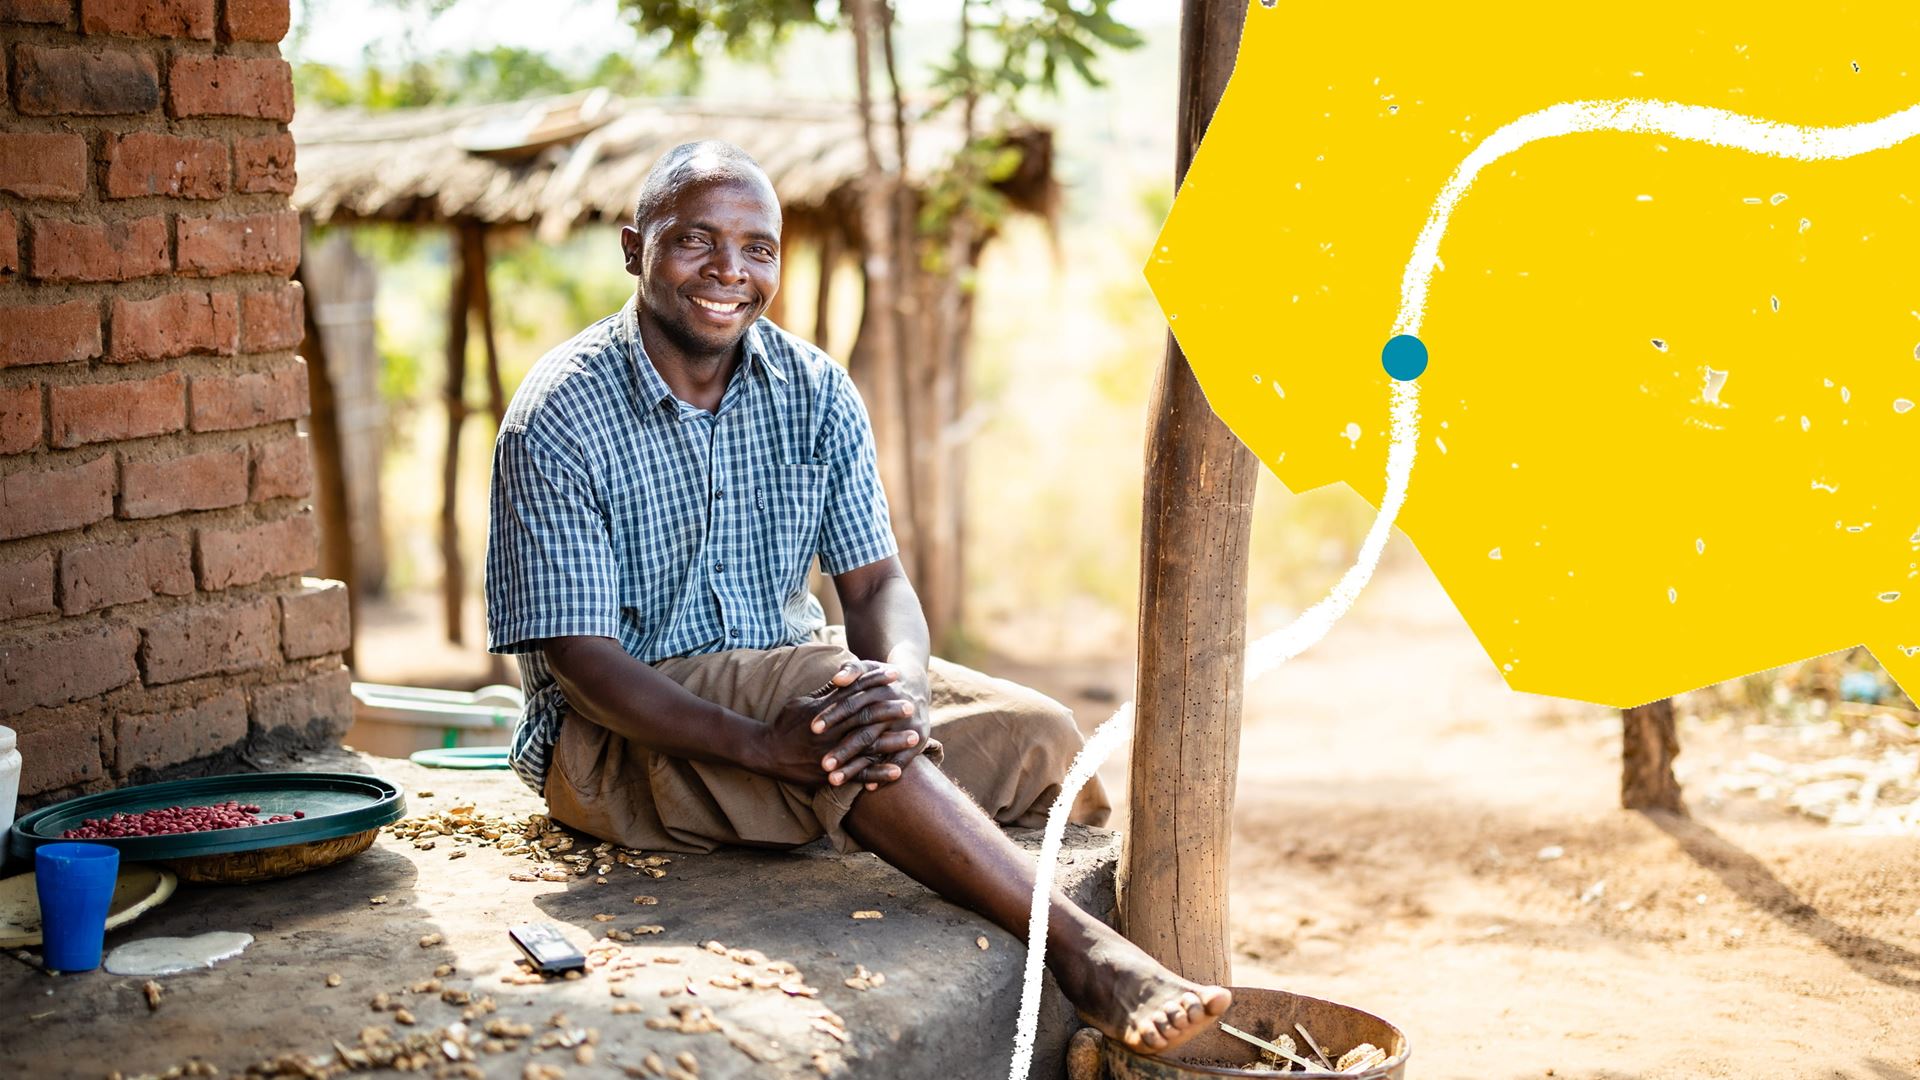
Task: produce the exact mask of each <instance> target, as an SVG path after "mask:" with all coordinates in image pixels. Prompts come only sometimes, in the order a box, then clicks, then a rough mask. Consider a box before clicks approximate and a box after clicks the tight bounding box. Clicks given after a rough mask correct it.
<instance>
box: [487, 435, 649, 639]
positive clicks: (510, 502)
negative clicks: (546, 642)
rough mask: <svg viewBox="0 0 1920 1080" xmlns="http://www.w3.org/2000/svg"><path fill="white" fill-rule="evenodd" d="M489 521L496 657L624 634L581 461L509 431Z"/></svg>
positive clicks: (500, 449) (501, 445) (490, 623)
mask: <svg viewBox="0 0 1920 1080" xmlns="http://www.w3.org/2000/svg"><path fill="white" fill-rule="evenodd" d="M487 517H488V526H487V648H488V650H489V651H492V652H500V653H524V652H532V651H534V650H535V649H536V648H538V643H539V642H540V641H541V640H542V639H545V638H555V637H570V636H585V637H611V638H617V637H618V636H619V616H620V609H619V604H620V601H619V592H618V581H619V577H618V573H617V571H616V569H615V563H614V558H613V549H612V547H611V545H610V543H609V541H608V536H607V523H606V519H605V516H604V514H603V513H602V511H601V510H600V508H599V505H598V502H597V501H596V500H595V498H594V497H593V486H592V483H591V481H590V480H589V478H588V474H587V471H586V469H585V467H584V466H583V465H582V463H580V462H579V461H578V460H577V459H575V458H574V457H573V456H572V455H569V454H567V453H565V452H558V451H556V450H555V449H554V448H552V447H551V446H549V445H547V444H545V443H544V442H543V441H542V440H540V439H539V438H537V437H536V436H535V435H534V434H532V433H529V432H528V431H525V430H522V429H513V428H509V429H506V430H503V431H502V432H501V433H500V437H499V440H498V441H497V442H496V443H495V444H494V454H493V489H492V495H491V505H490V506H489V510H488V515H487Z"/></svg>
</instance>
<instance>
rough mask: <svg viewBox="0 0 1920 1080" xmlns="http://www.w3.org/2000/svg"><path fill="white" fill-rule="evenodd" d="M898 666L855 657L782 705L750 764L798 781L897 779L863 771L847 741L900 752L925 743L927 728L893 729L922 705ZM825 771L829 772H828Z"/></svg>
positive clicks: (836, 782) (761, 736)
mask: <svg viewBox="0 0 1920 1080" xmlns="http://www.w3.org/2000/svg"><path fill="white" fill-rule="evenodd" d="M899 678H900V674H899V672H897V671H895V670H893V669H892V668H890V667H888V666H887V665H885V664H876V663H872V662H870V661H864V660H850V661H848V662H847V663H846V664H844V665H842V666H841V668H840V670H839V671H837V672H835V673H834V676H833V678H832V680H831V681H829V682H828V683H827V684H826V685H825V686H823V687H821V688H820V689H819V690H817V691H815V692H814V693H811V694H802V695H800V696H798V697H795V698H792V699H790V700H788V701H787V702H786V703H785V704H784V705H782V706H781V708H780V711H779V713H777V714H776V715H775V716H774V718H773V721H772V723H770V724H768V725H766V726H765V727H763V728H762V729H760V734H759V737H758V739H757V740H756V745H755V746H754V747H753V750H752V752H751V754H750V755H749V760H748V761H747V762H746V765H747V767H748V768H750V769H752V770H753V771H754V772H757V773H761V774H762V775H766V776H771V777H774V778H775V779H779V780H787V781H791V782H794V783H799V784H809V785H811V784H818V783H820V782H821V781H822V780H823V779H824V780H825V781H826V782H827V783H829V784H832V785H835V786H838V785H840V784H842V783H846V782H848V781H849V780H860V779H872V780H874V781H876V782H877V781H879V780H883V779H889V780H890V779H898V775H897V774H895V775H885V774H882V773H879V772H875V773H873V774H872V776H871V777H863V776H862V774H861V770H864V769H868V768H870V767H872V766H871V762H866V763H862V764H861V765H859V766H858V767H857V768H856V767H852V763H851V762H847V763H846V764H845V765H843V764H842V762H843V761H845V759H846V758H847V756H848V754H847V751H846V750H845V749H844V748H845V747H846V746H848V745H855V744H857V745H859V746H863V747H869V748H878V752H879V753H887V754H890V753H896V752H898V751H901V750H906V749H908V748H910V747H912V746H915V745H919V744H923V743H924V742H925V740H926V735H925V733H924V731H914V730H912V729H911V728H908V729H904V730H891V731H890V730H888V729H889V728H890V727H892V726H894V725H896V724H899V723H901V722H904V721H906V720H908V719H909V718H911V717H912V716H913V715H914V714H915V713H916V712H918V711H919V710H918V709H917V708H916V707H915V706H914V705H913V703H912V702H911V701H910V700H908V699H907V697H906V696H905V694H903V693H902V692H901V690H900V689H899V688H898V687H896V686H895V685H894V684H895V683H897V682H898V681H899ZM823 774H824V775H823Z"/></svg>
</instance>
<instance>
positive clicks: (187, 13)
mask: <svg viewBox="0 0 1920 1080" xmlns="http://www.w3.org/2000/svg"><path fill="white" fill-rule="evenodd" d="M80 30H81V32H82V33H87V34H121V35H124V36H127V37H168V38H193V39H195V40H197V41H212V40H213V0H80Z"/></svg>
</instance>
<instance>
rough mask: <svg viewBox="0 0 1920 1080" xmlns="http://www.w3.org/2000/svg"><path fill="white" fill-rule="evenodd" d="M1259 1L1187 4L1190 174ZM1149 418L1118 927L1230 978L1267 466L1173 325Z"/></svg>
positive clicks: (1184, 95)
mask: <svg viewBox="0 0 1920 1080" xmlns="http://www.w3.org/2000/svg"><path fill="white" fill-rule="evenodd" d="M1246 11H1247V0H1183V7H1182V11H1181V18H1180V121H1179V122H1180V130H1179V142H1178V144H1177V146H1176V154H1177V161H1176V167H1175V175H1176V177H1177V178H1179V179H1181V180H1184V179H1185V177H1186V171H1187V166H1188V164H1189V163H1190V162H1191V161H1192V159H1193V152H1194V150H1195V148H1196V147H1198V146H1199V144H1200V138H1201V136H1202V135H1204V134H1205V133H1206V129H1207V123H1208V121H1209V120H1210V119H1212V117H1213V111H1214V108H1215V106H1217V105H1218V104H1219V101H1220V95H1221V93H1222V92H1223V91H1224V90H1225V89H1226V85H1227V78H1228V76H1229V75H1231V74H1232V71H1233V61H1234V56H1235V54H1236V53H1237V52H1238V50H1239V46H1240V29H1241V24H1242V23H1243V22H1244V21H1245V19H1246ZM1148 417H1149V425H1150V427H1149V431H1148V435H1147V455H1146V477H1145V492H1144V493H1143V498H1142V502H1143V515H1142V521H1141V537H1140V638H1139V642H1140V671H1139V677H1138V683H1137V685H1136V688H1135V696H1134V700H1135V702H1136V703H1137V704H1136V709H1137V713H1136V716H1135V719H1134V738H1133V763H1132V771H1131V775H1130V779H1129V787H1128V818H1127V821H1128V828H1127V836H1126V841H1125V851H1124V852H1123V855H1122V859H1121V876H1120V883H1119V887H1120V928H1121V931H1122V932H1123V933H1125V934H1126V935H1127V937H1129V938H1131V939H1132V940H1133V941H1134V942H1135V943H1137V944H1138V945H1139V946H1140V947H1141V948H1143V949H1145V950H1146V951H1147V952H1148V953H1150V954H1151V955H1152V956H1153V957H1154V958H1155V959H1157V960H1159V961H1160V962H1161V963H1164V964H1166V965H1168V966H1169V967H1171V968H1172V969H1173V970H1175V971H1177V972H1179V973H1180V974H1182V975H1184V976H1186V977H1187V978H1190V979H1195V980H1198V981H1200V982H1215V983H1226V982H1228V981H1229V980H1230V978H1231V976H1232V973H1233V966H1232V959H1231V957H1230V955H1229V953H1228V948H1227V842H1228V835H1229V829H1230V827H1231V818H1232V810H1233V783H1234V773H1235V770H1236V769H1237V768H1238V766H1239V759H1240V699H1241V682H1242V677H1243V671H1244V667H1245V655H1244V654H1245V648H1246V613H1247V598H1246V592H1247V589H1246V586H1247V543H1248V537H1249V535H1250V534H1251V532H1252V529H1253V491H1254V482H1255V480H1256V479H1257V477H1258V473H1259V465H1258V464H1257V463H1256V462H1255V461H1254V458H1253V455H1252V454H1251V453H1249V452H1248V451H1247V449H1246V448H1245V447H1244V446H1242V445H1241V444H1240V441H1239V440H1238V439H1236V438H1234V436H1233V433H1232V432H1231V431H1229V430H1228V429H1227V426H1226V425H1225V424H1223V423H1221V421H1220V418H1219V417H1218V416H1215V415H1214V413H1213V410H1212V409H1211V408H1210V407H1208V405H1207V399H1206V397H1205V395H1204V394H1202V393H1201V390H1200V384H1199V383H1198V382H1197V381H1196V380H1195V379H1194V376H1193V370H1192V369H1191V368H1190V367H1189V366H1188V365H1187V360H1186V357H1185V356H1184V355H1183V354H1182V353H1181V352H1180V348H1179V345H1178V344H1177V343H1176V342H1175V341H1174V340H1173V339H1172V337H1171V336H1169V337H1168V341H1167V358H1166V363H1165V364H1164V365H1163V366H1162V367H1161V369H1160V374H1159V378H1158V379H1157V380H1156V382H1155V385H1154V389H1153V398H1152V404H1151V405H1150V407H1149V409H1148Z"/></svg>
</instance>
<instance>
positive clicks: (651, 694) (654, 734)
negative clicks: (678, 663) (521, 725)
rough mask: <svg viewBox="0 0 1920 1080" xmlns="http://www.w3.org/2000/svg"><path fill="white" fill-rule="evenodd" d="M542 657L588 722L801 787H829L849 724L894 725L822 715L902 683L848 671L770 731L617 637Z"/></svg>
mask: <svg viewBox="0 0 1920 1080" xmlns="http://www.w3.org/2000/svg"><path fill="white" fill-rule="evenodd" d="M542 651H543V653H544V654H545V656H546V660H547V666H548V667H549V668H551V669H552V670H553V676H554V681H555V682H557V683H558V684H559V686H560V692H561V693H562V694H564V695H565V696H566V699H567V705H568V707H569V708H570V709H572V710H573V711H574V712H575V713H577V714H579V716H580V717H581V718H583V719H585V720H589V721H591V722H593V723H596V724H599V725H600V726H602V727H604V728H607V729H608V730H610V731H612V732H614V733H615V734H617V735H619V736H621V737H623V738H627V739H631V740H633V741H634V742H636V743H639V744H640V745H642V746H646V747H648V748H650V749H652V750H654V751H656V752H658V753H662V754H666V755H668V756H670V757H679V758H688V759H691V760H694V761H707V762H713V763H715V764H721V765H733V766H736V767H738V768H742V769H746V770H748V771H750V772H755V773H759V774H761V775H763V776H771V777H774V778H776V779H780V780H787V781H791V782H794V783H800V784H818V783H820V782H822V780H826V779H828V778H827V777H826V776H825V775H823V774H824V772H825V771H830V770H831V769H832V767H831V766H826V765H824V764H823V760H822V759H823V757H824V756H825V755H826V754H827V753H828V752H829V749H830V748H831V747H833V746H835V745H838V744H839V743H840V742H842V741H844V740H846V739H847V738H848V737H849V731H850V725H853V724H856V723H858V722H860V721H862V720H867V721H868V726H870V727H878V728H879V729H880V730H881V731H884V727H885V726H884V725H873V724H872V723H871V719H870V717H869V715H868V709H866V708H862V707H853V708H844V709H841V712H842V713H843V714H844V715H836V716H835V717H833V718H831V719H829V720H826V721H822V720H821V719H820V714H821V713H822V712H823V711H824V710H826V709H828V708H829V707H838V706H839V704H840V703H851V702H859V703H860V704H861V705H865V704H867V703H868V702H870V701H874V700H878V699H884V698H885V697H886V696H888V694H889V692H890V691H891V687H890V686H889V684H890V683H891V682H892V681H894V679H896V678H897V677H898V676H897V675H896V674H895V673H894V672H893V671H891V670H890V669H887V668H882V667H875V666H871V665H855V664H852V663H849V664H848V665H846V666H845V667H842V668H841V669H840V670H839V671H838V672H836V673H835V675H834V677H833V680H832V683H831V685H832V687H833V689H832V690H831V691H829V692H828V693H826V694H824V695H820V696H814V695H801V696H800V697H796V698H792V699H790V700H789V701H787V702H785V703H784V704H783V705H782V707H781V709H780V712H779V713H778V714H777V715H775V716H773V717H771V718H770V720H769V722H767V723H761V722H759V721H757V720H754V719H752V718H751V717H747V716H743V715H741V714H739V713H737V712H734V711H733V710H731V709H728V708H725V707H724V706H721V705H717V704H715V703H713V702H711V701H708V700H706V699H705V698H702V697H700V696H698V695H696V694H694V693H692V692H690V691H688V690H687V689H686V688H685V687H683V686H681V685H680V684H679V683H677V682H674V681H673V680H672V679H669V678H667V677H666V676H665V675H662V674H660V673H659V672H658V671H655V670H654V669H653V668H652V667H651V666H650V665H648V664H645V663H642V662H641V661H639V660H636V659H634V658H633V657H632V656H630V655H628V653H627V651H626V650H625V649H623V648H621V647H620V643H619V642H617V641H615V640H613V639H612V638H605V637H561V638H550V639H548V640H547V641H546V642H545V643H544V644H543V646H542ZM816 728H817V729H818V730H816ZM878 733H879V732H876V734H878ZM899 741H900V740H899V738H898V737H897V736H895V737H892V738H889V739H886V740H885V741H883V742H882V743H881V745H882V746H885V747H888V748H892V747H894V746H895V745H897V743H898V742H899Z"/></svg>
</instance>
